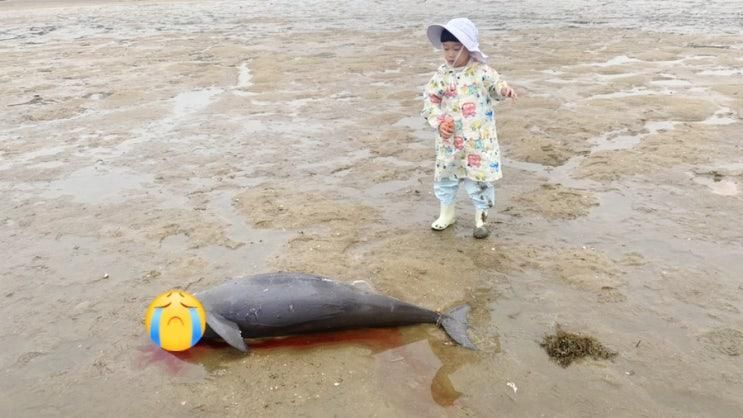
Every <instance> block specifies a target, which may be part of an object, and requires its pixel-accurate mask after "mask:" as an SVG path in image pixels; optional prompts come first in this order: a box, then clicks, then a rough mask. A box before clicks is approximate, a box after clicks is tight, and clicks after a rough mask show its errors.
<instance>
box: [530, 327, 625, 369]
mask: <svg viewBox="0 0 743 418" xmlns="http://www.w3.org/2000/svg"><path fill="white" fill-rule="evenodd" d="M540 345H541V346H542V347H544V349H545V350H546V351H547V354H548V355H549V356H550V357H551V358H552V359H553V360H555V361H556V362H557V364H559V365H560V366H562V367H568V366H569V365H570V363H572V362H573V361H575V360H578V359H581V358H584V357H589V356H590V357H592V358H593V359H595V360H599V359H607V360H608V359H612V358H614V357H616V355H617V353H616V352H614V351H611V350H609V349H607V348H606V347H604V346H603V344H601V343H600V342H598V340H596V339H595V338H593V337H589V336H584V335H580V334H573V333H572V332H566V331H563V330H562V329H561V328H560V327H559V326H558V327H557V332H556V333H555V334H554V335H547V336H545V337H544V340H542V343H541V344H540Z"/></svg>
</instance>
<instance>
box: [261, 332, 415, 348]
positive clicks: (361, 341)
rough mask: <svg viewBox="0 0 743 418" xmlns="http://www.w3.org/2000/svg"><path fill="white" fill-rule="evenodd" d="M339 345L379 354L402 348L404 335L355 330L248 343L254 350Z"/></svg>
mask: <svg viewBox="0 0 743 418" xmlns="http://www.w3.org/2000/svg"><path fill="white" fill-rule="evenodd" d="M339 344H352V345H363V346H366V347H368V348H370V349H371V350H372V351H374V352H378V351H383V350H387V349H390V348H392V347H398V346H401V345H403V344H404V342H403V338H402V334H401V333H400V331H399V330H398V329H396V328H368V329H353V330H348V331H333V332H321V333H314V334H302V335H293V336H289V337H281V338H271V339H265V340H257V341H248V346H249V347H250V349H252V350H267V349H274V348H294V349H310V348H315V347H318V346H332V345H339Z"/></svg>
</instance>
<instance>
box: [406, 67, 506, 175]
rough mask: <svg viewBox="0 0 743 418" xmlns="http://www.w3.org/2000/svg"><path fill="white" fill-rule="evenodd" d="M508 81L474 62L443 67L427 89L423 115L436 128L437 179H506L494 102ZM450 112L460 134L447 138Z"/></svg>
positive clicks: (490, 69) (455, 127)
mask: <svg viewBox="0 0 743 418" xmlns="http://www.w3.org/2000/svg"><path fill="white" fill-rule="evenodd" d="M503 87H507V83H506V82H505V81H503V80H501V79H500V76H499V75H498V73H497V72H496V71H495V70H494V69H492V68H490V67H489V66H488V65H486V64H483V63H481V62H478V61H474V60H470V62H469V63H468V64H467V65H466V66H464V67H463V68H456V69H455V68H451V67H449V66H447V65H446V64H444V65H442V66H441V67H439V69H438V70H437V71H436V73H435V74H434V75H433V77H432V78H431V80H430V81H429V82H428V84H427V85H426V87H425V91H424V97H423V112H421V114H422V115H423V117H424V118H426V120H427V121H428V123H429V124H430V125H431V126H432V127H433V128H434V129H436V171H435V175H434V177H435V178H434V180H435V181H440V180H456V179H464V178H469V179H471V180H474V181H494V180H498V179H500V178H501V177H502V176H503V175H502V173H501V155H500V147H499V146H498V134H497V133H496V130H495V113H494V112H493V101H494V100H497V101H499V100H502V96H501V94H500V91H501V89H502V88H503ZM446 116H450V117H451V118H452V119H454V134H453V135H452V136H451V137H449V138H442V137H441V136H440V135H439V133H438V127H439V124H440V123H441V122H442V121H443V120H444V119H445V117H446Z"/></svg>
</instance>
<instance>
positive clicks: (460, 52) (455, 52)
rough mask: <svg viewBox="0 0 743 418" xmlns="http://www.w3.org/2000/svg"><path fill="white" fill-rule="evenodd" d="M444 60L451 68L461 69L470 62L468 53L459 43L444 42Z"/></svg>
mask: <svg viewBox="0 0 743 418" xmlns="http://www.w3.org/2000/svg"><path fill="white" fill-rule="evenodd" d="M441 45H442V46H443V48H444V60H446V63H447V64H449V65H450V66H452V67H455V68H456V67H462V66H464V65H465V64H467V63H468V62H469V60H470V52H469V51H467V48H465V47H464V46H463V45H462V44H460V43H459V42H444V43H443V44H441Z"/></svg>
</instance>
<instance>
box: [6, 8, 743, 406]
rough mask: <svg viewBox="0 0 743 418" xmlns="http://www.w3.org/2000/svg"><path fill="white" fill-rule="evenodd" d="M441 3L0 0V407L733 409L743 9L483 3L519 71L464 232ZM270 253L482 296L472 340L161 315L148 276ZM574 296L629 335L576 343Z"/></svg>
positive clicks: (503, 57) (400, 289)
mask: <svg viewBox="0 0 743 418" xmlns="http://www.w3.org/2000/svg"><path fill="white" fill-rule="evenodd" d="M669 3H674V4H673V5H669ZM446 4H447V2H443V1H434V0H432V1H407V2H399V1H398V2H391V1H386V0H381V1H375V2H362V1H349V2H339V3H338V4H331V3H329V2H320V1H307V2H289V1H274V2H263V3H260V4H258V5H256V4H251V3H248V2H237V1H215V2H191V1H159V2H157V1H148V0H142V1H118V2H116V1H103V0H89V1H73V0H71V1H64V0H57V1H38V2H37V1H21V0H6V1H0V112H1V113H0V114H1V115H2V117H0V193H1V194H2V196H3V199H1V200H0V226H2V227H1V228H0V247H1V248H2V249H3V250H2V260H0V278H1V280H2V294H1V295H0V298H2V304H0V315H2V317H3V318H4V321H3V322H2V323H1V324H0V339H1V340H2V343H1V347H2V349H0V415H2V416H14V417H21V416H23V417H25V416H28V417H40V416H59V415H62V416H81V417H88V416H89V417H93V416H151V415H152V414H158V415H160V416H181V417H182V416H205V415H206V416H276V417H285V416H286V417H288V416H307V417H330V416H336V417H350V416H353V417H418V416H426V417H465V416H468V417H492V416H504V417H505V416H508V417H521V416H523V417H535V416H547V417H577V416H592V417H595V416H619V417H639V416H643V417H658V416H663V417H698V416H715V417H738V416H743V397H741V394H742V393H743V315H742V314H741V312H742V311H743V280H742V278H743V261H741V260H743V228H741V226H740V217H741V213H743V193H742V192H741V190H742V189H743V158H742V156H743V141H742V140H743V122H742V121H741V119H740V115H741V114H742V112H743V28H741V27H739V26H740V22H741V18H742V17H743V12H742V11H741V7H740V6H735V2H724V1H721V0H717V1H713V2H711V3H710V2H695V1H691V0H689V1H679V2H663V1H656V2H653V1H648V2H639V1H630V2H621V3H620V2H607V4H604V5H602V6H600V7H599V6H592V4H593V2H588V1H578V0H575V1H570V2H566V3H564V4H562V5H561V6H545V5H543V4H542V2H538V1H533V0H532V1H527V2H523V3H522V4H520V5H517V6H513V7H510V8H509V7H507V3H506V2H503V1H497V2H493V5H492V6H491V7H489V8H488V10H484V11H483V12H482V13H480V14H479V15H476V16H470V17H471V18H472V19H473V20H474V21H475V23H477V24H478V26H479V27H480V33H481V38H482V40H481V48H482V49H483V50H484V51H485V52H486V53H488V54H489V55H490V57H491V61H490V63H491V65H492V66H493V67H494V68H495V69H496V70H497V71H499V72H500V73H501V75H502V76H503V77H504V78H505V79H507V80H508V81H509V83H510V84H511V85H512V86H513V87H514V88H515V89H516V90H517V92H518V93H519V95H520V98H519V100H518V101H517V102H515V103H513V102H504V103H501V104H499V105H498V106H497V108H496V118H497V121H498V132H499V138H500V145H501V149H502V151H503V155H504V157H505V160H504V178H503V180H501V181H499V182H497V184H496V196H497V198H496V207H495V209H494V210H493V211H492V212H491V214H490V217H489V226H490V228H491V231H492V234H491V236H490V237H489V238H488V239H487V240H474V239H472V237H471V234H472V219H471V218H473V216H474V210H473V208H472V205H471V203H470V201H469V200H468V199H467V198H466V196H465V193H463V191H460V195H459V199H458V201H457V210H458V214H459V218H458V222H457V223H456V224H455V225H454V226H453V227H452V228H449V229H447V230H446V231H443V232H441V233H436V232H434V231H432V230H431V229H430V223H431V222H432V221H433V219H435V218H436V216H437V215H438V202H437V200H436V198H435V197H434V196H433V193H432V180H433V169H434V167H433V159H434V149H433V141H434V133H433V132H432V131H431V130H430V128H429V127H428V126H427V124H426V123H425V121H424V120H423V119H422V118H421V117H420V116H419V113H420V110H421V107H422V101H421V92H422V86H423V85H424V84H425V82H426V81H427V80H428V79H429V77H430V76H431V74H432V73H433V71H434V70H435V68H436V67H437V66H438V65H439V64H440V63H441V57H440V56H439V54H437V53H436V52H435V51H434V50H433V49H432V47H431V46H430V44H428V41H427V39H426V37H425V27H426V26H427V24H429V23H433V22H442V21H446V20H447V19H448V18H449V17H453V16H452V13H455V11H453V10H449V9H448V7H447V6H446ZM626 4H629V6H632V7H636V9H632V8H631V7H630V10H629V11H628V10H626V9H625V8H624V7H623V6H622V5H626ZM462 7H463V8H468V10H479V9H478V7H479V8H481V7H482V5H481V4H480V2H470V1H464V2H462ZM550 7H551V8H552V9H550ZM643 8H645V9H643ZM736 25H738V27H736ZM279 270H284V271H299V272H305V273H313V274H319V275H324V276H329V277H333V278H335V279H337V280H339V281H343V282H353V281H356V280H364V281H366V282H368V283H369V284H370V285H371V286H373V288H374V289H376V290H377V291H379V292H381V293H384V294H388V295H391V296H394V297H397V298H400V299H403V300H405V301H408V302H412V303H415V304H418V305H421V306H425V307H428V308H431V309H437V310H445V309H448V308H451V307H453V306H456V305H458V304H460V303H468V304H470V305H471V306H472V309H473V310H472V313H471V315H470V322H471V326H472V329H471V336H472V339H473V340H474V341H475V343H476V344H477V345H478V347H479V350H477V351H469V350H465V349H462V348H459V347H456V346H454V345H452V343H451V341H450V340H449V339H448V338H447V336H446V334H445V333H443V332H442V331H441V330H440V329H438V328H436V327H435V326H432V325H431V326H428V325H421V326H414V327H405V328H400V329H384V330H360V331H353V332H343V333H336V334H332V335H319V336H308V337H299V338H291V339H287V340H283V341H259V342H254V343H253V344H250V343H251V342H250V341H248V343H249V345H252V346H253V350H252V352H251V353H250V354H247V355H245V354H243V353H240V352H237V351H236V350H233V349H232V348H230V347H228V346H226V345H220V344H205V343H200V344H198V345H197V346H196V347H194V348H192V349H191V350H189V351H188V352H186V353H181V354H172V353H168V352H165V351H164V350H161V349H159V348H158V347H157V346H155V345H154V344H152V343H151V342H150V341H149V339H148V336H147V334H146V331H145V327H144V313H145V310H146V308H147V306H148V305H149V303H150V302H151V301H152V299H154V298H155V297H156V296H157V295H159V294H160V293H162V292H164V291H166V290H168V289H171V288H175V287H180V288H185V289H186V290H189V291H194V292H195V291H198V290H201V289H204V288H207V287H209V286H213V285H216V284H218V283H221V282H222V281H223V280H224V279H225V278H227V277H236V276H243V275H251V274H256V273H262V272H271V271H279ZM558 326H560V327H562V328H563V329H565V330H568V331H572V332H576V333H581V334H584V335H589V336H592V337H594V338H596V339H597V340H598V341H600V342H601V343H602V344H604V345H605V346H606V347H608V348H609V349H611V350H613V351H615V352H616V353H617V356H616V357H615V358H613V359H611V360H594V359H590V358H589V359H585V360H582V361H578V362H575V363H573V364H571V365H570V366H568V367H566V368H563V367H561V366H560V365H558V364H557V363H556V362H555V361H553V360H552V359H550V357H549V356H548V355H547V353H546V352H545V350H544V349H543V348H542V347H541V346H540V342H541V341H542V338H543V337H544V336H545V335H548V334H552V333H554V332H555V330H556V329H557V327H558Z"/></svg>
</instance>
